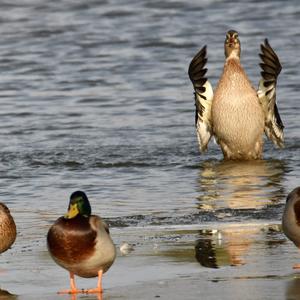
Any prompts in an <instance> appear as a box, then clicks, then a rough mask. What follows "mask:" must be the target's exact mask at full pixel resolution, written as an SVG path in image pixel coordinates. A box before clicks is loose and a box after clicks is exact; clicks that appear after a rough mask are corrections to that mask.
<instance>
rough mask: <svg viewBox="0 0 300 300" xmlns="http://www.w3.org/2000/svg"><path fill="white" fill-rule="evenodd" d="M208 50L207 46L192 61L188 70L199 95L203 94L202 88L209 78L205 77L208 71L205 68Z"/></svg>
mask: <svg viewBox="0 0 300 300" xmlns="http://www.w3.org/2000/svg"><path fill="white" fill-rule="evenodd" d="M206 49H207V47H206V45H205V46H203V47H202V48H201V49H200V50H199V51H198V53H197V54H196V55H195V56H194V58H193V59H192V61H191V63H190V65H189V69H188V74H189V78H190V80H191V82H192V83H193V86H194V89H195V91H196V92H198V93H201V92H203V91H201V87H203V85H204V84H205V82H206V81H207V78H206V77H205V74H206V72H207V69H206V68H204V67H205V65H206V63H207V57H206V54H207V52H206ZM204 91H205V90H204Z"/></svg>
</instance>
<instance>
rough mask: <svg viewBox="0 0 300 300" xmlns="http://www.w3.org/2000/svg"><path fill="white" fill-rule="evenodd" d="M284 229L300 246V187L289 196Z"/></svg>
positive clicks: (284, 216) (283, 223)
mask: <svg viewBox="0 0 300 300" xmlns="http://www.w3.org/2000/svg"><path fill="white" fill-rule="evenodd" d="M282 230H283V232H284V234H285V235H286V236H287V237H288V238H289V239H290V240H291V241H292V242H293V243H294V244H295V245H296V246H297V247H298V248H300V187H297V188H295V189H294V190H293V191H291V192H290V193H289V194H288V196H287V199H286V204H285V208H284V212H283V217H282ZM294 268H295V269H300V264H296V265H294Z"/></svg>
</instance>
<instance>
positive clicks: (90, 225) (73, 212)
mask: <svg viewBox="0 0 300 300" xmlns="http://www.w3.org/2000/svg"><path fill="white" fill-rule="evenodd" d="M47 245H48V250H49V252H50V254H51V256H52V258H53V259H54V261H55V262H56V263H57V264H58V265H60V266H61V267H63V268H65V269H67V270H68V271H69V273H70V285H71V289H70V290H65V291H61V292H59V293H69V294H76V293H102V275H103V273H105V272H106V271H107V270H108V269H109V268H110V267H111V265H112V264H113V262H114V260H115V257H116V249H115V246H114V244H113V241H112V239H111V237H110V234H109V229H108V226H107V224H106V223H105V222H104V221H103V220H102V219H101V218H100V217H99V216H96V215H92V214H91V205H90V202H89V200H88V198H87V196H86V194H85V193H84V192H82V191H76V192H74V193H73V194H72V195H71V197H70V203H69V207H68V212H67V214H66V215H65V216H63V217H60V218H58V219H57V221H56V222H55V223H54V224H53V225H52V226H51V228H50V229H49V231H48V235H47ZM74 274H75V275H78V276H80V277H85V278H89V277H96V276H98V285H97V288H95V289H88V290H78V289H77V288H76V285H75V279H74Z"/></svg>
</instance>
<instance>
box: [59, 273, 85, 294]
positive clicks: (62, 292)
mask: <svg viewBox="0 0 300 300" xmlns="http://www.w3.org/2000/svg"><path fill="white" fill-rule="evenodd" d="M70 286H71V289H70V290H63V291H59V292H58V294H78V293H82V292H83V290H77V288H76V284H75V278H74V273H72V272H70Z"/></svg>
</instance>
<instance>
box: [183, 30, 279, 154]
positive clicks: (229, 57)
mask: <svg viewBox="0 0 300 300" xmlns="http://www.w3.org/2000/svg"><path fill="white" fill-rule="evenodd" d="M224 49H225V63H224V69H223V73H222V75H221V77H220V80H219V82H218V85H217V87H216V89H215V91H214V92H213V89H212V87H211V84H210V83H209V81H208V80H207V78H206V77H205V74H206V72H207V69H206V68H205V64H206V62H207V58H206V46H204V47H203V48H202V49H201V50H200V51H199V52H198V53H197V54H196V55H195V57H194V58H193V60H192V61H191V63H190V66H189V70H188V73H189V77H190V80H191V81H192V83H193V86H194V90H195V104H196V122H195V123H196V130H197V137H198V143H199V149H200V152H204V151H205V150H206V149H207V145H208V143H209V141H210V139H211V137H212V136H214V137H215V139H216V141H217V143H218V144H219V145H220V147H221V149H222V152H223V155H224V158H225V159H234V160H251V159H261V158H262V152H263V133H264V132H265V134H266V135H267V137H268V138H269V139H270V140H271V141H272V142H273V143H274V144H275V145H276V146H278V147H280V148H282V147H283V146H284V137H283V128H284V126H283V123H282V121H281V118H280V115H279V112H278V108H277V105H276V84H277V77H278V75H279V73H280V71H281V64H280V61H279V59H278V57H277V55H276V53H275V52H274V50H273V49H272V48H271V46H270V44H269V42H268V40H267V39H265V42H264V44H262V45H261V52H262V53H261V54H260V57H261V59H262V63H261V64H260V66H261V68H262V72H261V79H260V82H259V86H258V89H257V90H255V89H254V88H253V86H252V84H251V82H250V80H249V78H248V76H247V74H246V72H245V70H244V69H243V67H242V65H241V62H240V55H241V44H240V40H239V37H238V33H237V32H236V31H234V30H229V31H228V32H227V34H226V39H225V43H224Z"/></svg>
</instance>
